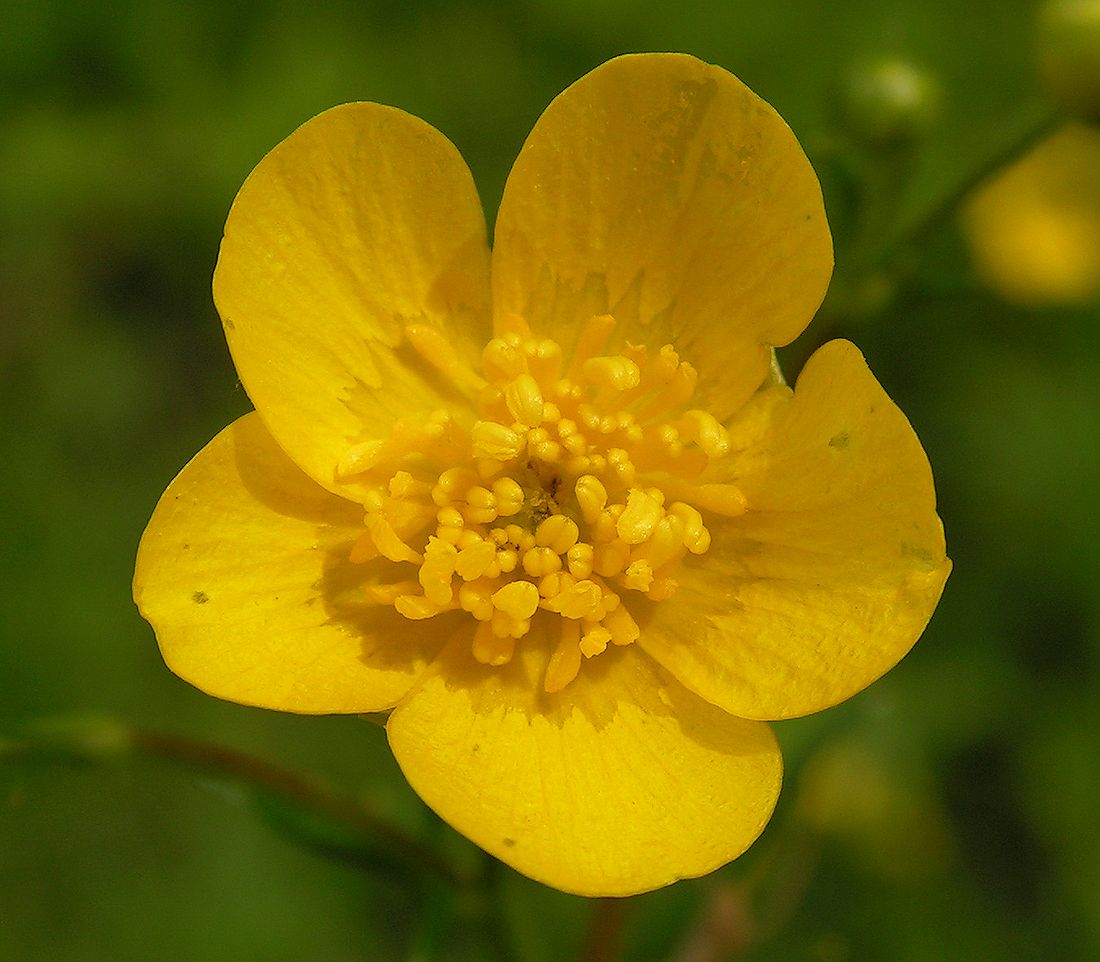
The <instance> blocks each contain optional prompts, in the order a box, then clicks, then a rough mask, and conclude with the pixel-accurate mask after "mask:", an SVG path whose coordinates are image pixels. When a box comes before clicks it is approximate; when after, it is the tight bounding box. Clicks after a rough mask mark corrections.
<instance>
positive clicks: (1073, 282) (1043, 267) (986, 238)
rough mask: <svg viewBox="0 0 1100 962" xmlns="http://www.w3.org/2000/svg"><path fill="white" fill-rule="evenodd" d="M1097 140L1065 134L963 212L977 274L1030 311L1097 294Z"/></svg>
mask: <svg viewBox="0 0 1100 962" xmlns="http://www.w3.org/2000/svg"><path fill="white" fill-rule="evenodd" d="M1098 170H1100V132H1098V131H1096V130H1094V129H1093V128H1091V127H1085V126H1083V125H1074V124H1071V125H1069V126H1066V127H1063V128H1062V129H1061V130H1059V131H1058V132H1057V133H1055V134H1052V135H1051V136H1050V137H1048V138H1047V139H1046V140H1044V141H1043V142H1042V143H1040V144H1038V145H1037V146H1036V147H1034V148H1032V149H1031V150H1030V151H1028V153H1027V154H1025V155H1024V156H1023V157H1021V158H1020V159H1019V160H1017V161H1016V162H1015V163H1013V164H1011V165H1010V166H1008V167H1006V168H1005V169H1004V170H1002V171H1000V172H998V173H997V174H996V175H995V176H993V177H991V178H990V179H989V181H988V182H987V183H985V184H983V185H982V187H981V188H980V189H979V190H978V191H977V192H976V193H975V194H974V196H973V197H972V198H971V199H970V201H969V202H968V203H967V205H966V207H965V208H964V210H963V217H962V226H963V230H964V232H965V234H966V238H967V241H968V242H969V244H970V251H971V254H972V255H973V258H974V266H975V268H976V270H977V273H978V274H979V276H980V277H981V279H982V280H984V281H985V282H986V283H987V284H988V285H989V286H990V287H991V288H993V290H995V291H996V292H997V293H998V294H1000V295H1001V296H1002V297H1003V298H1005V299H1006V300H1008V301H1013V302H1015V303H1017V304H1020V305H1022V306H1025V307H1044V306H1048V305H1055V304H1076V303H1081V302H1083V301H1087V300H1088V299H1089V298H1093V297H1096V295H1097V293H1098V292H1100V176H1097V171H1098Z"/></svg>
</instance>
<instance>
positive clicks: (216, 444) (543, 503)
mask: <svg viewBox="0 0 1100 962" xmlns="http://www.w3.org/2000/svg"><path fill="white" fill-rule="evenodd" d="M490 265H491V270H490ZM831 269H832V248H831V240H830V237H829V232H828V227H827V225H826V221H825V213H824V210H823V207H822V200H821V193H820V189H819V187H818V184H817V180H816V178H815V177H814V174H813V171H812V169H811V168H810V165H809V163H808V162H807V160H806V158H805V156H804V155H803V153H802V151H801V149H800V148H799V146H798V144H797V142H796V141H795V139H794V136H793V135H792V134H791V132H790V130H789V129H788V128H787V126H786V125H785V124H784V123H783V121H782V120H781V119H780V118H779V117H778V116H777V115H776V114H775V112H774V111H773V110H772V109H771V108H770V107H768V106H767V105H766V104H765V103H763V102H762V101H761V100H760V99H758V98H757V97H756V96H755V95H754V94H753V93H752V92H751V91H749V90H748V89H747V88H745V87H744V86H743V85H742V84H741V83H740V82H739V81H738V80H736V79H735V78H734V77H733V76H731V75H730V74H728V73H726V72H725V71H723V70H721V69H719V68H717V67H712V66H708V65H706V64H704V63H701V62H700V61H698V60H695V59H694V58H691V57H688V56H682V55H672V54H667V55H666V54H643V55H636V56H628V57H621V58H618V59H616V60H613V61H611V62H609V63H607V64H605V65H603V66H602V67H600V68H598V69H597V70H595V71H593V72H592V73H590V74H588V75H587V76H586V77H584V78H582V79H581V80H580V81H578V82H577V83H576V84H574V85H573V86H571V87H570V88H569V89H568V90H566V91H565V92H564V93H563V94H561V95H560V96H559V97H558V98H557V99H556V100H554V102H553V103H552V104H551V105H550V106H549V107H548V108H547V110H546V112H545V113H544V114H543V115H542V117H541V119H540V120H539V122H538V124H537V125H536V126H535V129H534V131H533V132H532V133H531V135H530V137H529V138H528V140H527V142H526V144H525V145H524V147H523V150H522V152H521V153H520V156H519V159H518V160H517V162H516V164H515V167H514V168H513V170H512V173H511V176H510V177H509V180H508V183H507V186H506V188H505V191H504V197H503V200H502V202H501V206H500V213H499V217H498V219H497V223H496V229H495V243H494V245H493V249H492V252H491V254H490V249H489V245H488V243H487V239H486V232H485V222H484V219H483V216H482V213H481V208H480V205H479V202H478V196H477V193H476V191H475V188H474V184H473V181H472V179H471V177H470V174H469V172H468V170H467V169H466V167H465V165H464V164H463V163H462V160H461V158H460V157H459V155H458V153H457V151H456V150H455V148H454V147H453V146H452V145H451V144H450V143H449V142H448V141H447V140H446V139H445V138H444V137H443V136H442V135H441V134H439V133H438V132H437V131H435V130H434V129H433V128H431V127H430V126H428V125H427V124H425V123H423V122H422V121H420V120H417V119H416V118H414V117H412V116H410V115H408V114H406V113H403V112H402V111H400V110H396V109H394V108H391V107H384V106H379V105H377V104H369V103H361V104H348V105H345V106H342V107H336V108H334V109H332V110H329V111H327V112H325V113H323V114H321V115H320V116H318V117H316V118H314V119H313V120H311V121H310V122H308V123H307V124H305V125H304V126H303V127H301V128H299V129H298V130H297V131H296V132H295V133H293V134H292V135H291V136H290V137H289V138H288V139H287V140H285V141H284V142H283V143H282V144H280V145H279V146H278V147H276V148H275V149H274V150H273V151H272V152H271V153H270V154H269V155H268V156H267V157H266V158H264V160H263V161H262V162H261V163H260V165H259V166H258V167H257V168H256V170H255V171H253V173H252V174H251V176H250V177H249V178H248V180H247V181H246V182H245V185H244V187H243V188H242V189H241V191H240V194H239V195H238V196H237V199H236V201H235V202H234V204H233V208H232V210H231V211H230V214H229V219H228V223H227V224H226V229H225V238H224V240H223V242H222V246H221V252H220V255H219V259H218V266H217V269H216V272H215V276H214V296H215V300H216V302H217V306H218V310H219V312H220V314H221V317H222V320H223V323H224V327H225V332H226V337H227V340H228V342H229V347H230V350H231V352H232V354H233V359H234V361H235V363H236V366H237V370H238V372H239V373H240V377H241V381H242V383H243V384H244V386H245V389H246V390H247V391H248V394H249V397H250V398H251V399H252V401H253V403H254V404H255V406H256V412H255V413H253V414H249V415H246V416H245V417H243V418H241V419H240V420H239V421H237V422H236V423H235V424H233V425H231V426H230V427H228V428H227V429H226V430H225V431H223V432H222V433H221V434H220V435H218V437H216V438H215V439H214V440H213V441H212V442H211V443H210V444H209V445H208V446H207V447H206V448H205V449H204V450H203V451H201V452H200V453H199V454H198V455H197V456H196V457H195V459H194V460H193V461H192V462H191V463H190V464H189V465H188V466H187V467H186V468H185V469H184V470H183V472H182V473H181V474H180V475H179V477H177V478H176V480H175V481H174V482H173V483H172V484H171V486H170V487H169V488H168V490H167V492H166V493H165V494H164V496H163V498H162V500H161V502H160V504H159V505H158V507H157V509H156V511H155V513H154V515H153V518H152V520H151V521H150V523H149V527H148V529H147V530H146V532H145V535H144V537H143V539H142V543H141V547H140V549H139V555H138V561H137V572H136V575H135V587H134V591H135V597H136V599H137V602H138V604H139V606H140V608H141V611H142V613H143V614H144V615H145V617H146V618H148V620H149V621H150V622H151V623H152V624H153V626H154V628H155V629H156V633H157V638H158V640H159V643H160V646H161V650H162V652H163V654H164V658H165V660H166V662H167V663H168V665H169V666H170V667H171V668H172V670H173V671H175V672H176V673H177V674H179V675H180V676H182V677H183V678H185V679H187V680H188V681H191V682H192V683H194V684H196V685H198V686H199V687H200V688H202V689H203V690H205V691H207V692H210V693H211V694H214V695H217V696H219V697H222V698H228V699H231V700H233V701H237V702H241V703H244V704H250V705H260V706H265V707H269V708H276V709H282V710H286V711H296V712H316V713H324V712H377V711H384V710H387V709H391V708H392V709H393V711H392V713H391V714H390V716H389V720H388V723H387V726H386V727H387V733H388V737H389V741H390V745H391V747H392V750H393V752H394V755H395V757H396V758H397V761H398V763H399V764H400V765H401V768H402V769H403V771H404V773H405V775H406V777H407V778H408V780H409V782H410V784H411V785H412V786H413V788H414V789H415V790H416V791H417V792H418V793H419V794H420V795H421V797H422V798H423V799H424V800H425V801H426V802H427V803H428V804H429V805H430V806H431V807H432V808H434V809H435V810H436V811H437V812H438V813H439V814H440V815H441V816H442V817H443V818H444V819H446V820H447V821H449V822H450V823H451V824H452V825H453V826H454V827H455V828H457V829H458V830H459V831H460V832H462V833H464V834H465V835H467V836H468V837H469V838H471V839H472V840H473V841H475V842H476V843H477V844H479V845H481V846H482V847H483V848H485V849H486V850H487V851H489V852H491V853H492V854H494V855H496V856H497V857H499V858H501V859H502V860H504V861H505V862H508V863H509V864H511V865H513V866H514V867H515V868H517V869H518V870H519V871H521V872H524V873H526V874H528V875H530V876H531V877H533V878H535V879H538V880H540V881H543V882H545V883H547V884H549V885H553V886H556V887H558V888H561V889H565V890H567V891H572V892H577V893H581V894H586V895H624V894H629V893H634V892H640V891H645V890H648V889H653V888H657V887H659V886H662V885H665V884H668V883H669V882H672V881H674V880H676V879H677V878H682V877H691V876H697V875H701V874H703V873H705V872H709V871H711V870H712V869H714V868H716V867H718V866H720V865H722V864H724V863H725V862H728V861H729V860H730V859H733V858H735V857H737V856H738V855H739V854H740V853H741V852H743V851H744V850H745V849H746V848H747V847H748V846H749V845H750V844H751V843H752V842H753V840H754V839H755V838H756V837H757V835H759V833H760V832H761V831H762V829H763V827H764V825H765V823H766V822H767V820H768V818H769V817H770V814H771V811H772V808H773V806H774V804H775V800H776V797H777V795H778V792H779V785H780V780H781V767H782V763H781V759H780V755H779V751H778V748H777V746H776V743H775V740H774V737H773V735H772V732H771V730H770V728H769V727H768V726H767V725H766V724H764V723H763V721H762V720H767V719H780V718H789V717H792V716H796V715H802V714H806V713H808V712H812V711H816V710H818V709H820V708H824V707H826V706H828V705H832V704H835V703H836V702H838V701H840V700H842V699H844V698H847V697H848V696H849V695H851V694H853V693H854V692H856V691H859V690H860V689H861V688H863V687H864V686H865V685H867V684H869V683H870V682H871V681H873V680H874V679H875V678H877V677H879V676H880V675H881V674H882V673H883V672H885V671H886V670H887V669H889V668H890V667H891V666H892V665H893V664H894V663H895V662H897V661H898V659H899V658H901V657H902V656H903V655H904V654H905V653H906V651H908V649H909V648H910V646H911V645H912V644H913V643H914V641H915V640H916V638H917V636H918V635H919V634H920V633H921V631H922V630H923V628H924V626H925V624H926V623H927V621H928V619H929V617H930V616H931V613H932V610H933V608H934V607H935V605H936V602H937V600H938V598H939V595H940V592H941V590H942V588H943V584H944V580H945V578H946V577H947V573H948V570H949V567H950V564H949V562H948V561H947V560H946V558H945V556H944V541H943V531H942V527H941V525H940V521H939V519H938V518H937V516H936V513H935V504H934V492H933V486H932V476H931V472H930V470H929V467H928V463H927V460H926V458H925V455H924V452H923V451H922V449H921V447H920V444H919V442H918V441H917V438H916V436H915V435H914V434H913V431H912V429H911V428H910V426H909V424H908V422H907V421H906V420H905V417H904V416H903V415H902V413H901V412H900V411H899V410H898V409H897V408H896V407H895V406H894V405H893V403H891V401H890V400H889V398H887V396H886V395H885V393H884V392H883V391H882V389H881V387H880V386H879V385H878V383H877V382H876V381H875V379H874V377H873V376H872V375H871V374H870V372H869V371H868V369H867V367H866V365H865V363H864V361H863V358H862V356H861V355H860V354H859V352H858V351H857V350H856V349H855V348H854V347H853V346H852V345H851V344H848V343H846V342H839V341H837V342H833V343H831V344H828V345H826V346H825V347H823V348H822V349H821V350H820V351H818V352H817V353H816V354H815V355H814V356H813V357H812V358H811V359H810V361H809V362H808V363H807V365H806V367H805V370H804V371H803V372H802V375H801V377H800V378H799V381H798V385H797V387H796V389H795V390H793V391H792V390H791V389H789V388H788V387H786V386H785V385H779V384H775V383H773V381H772V380H771V379H770V378H769V363H770V356H771V346H772V345H777V344H785V343H787V342H789V341H790V340H791V339H793V338H794V337H796V336H797V335H798V334H799V332H800V331H801V330H802V329H803V328H804V327H805V325H806V324H807V322H808V321H809V319H810V317H811V316H812V314H813V312H814V311H815V310H816V308H817V306H818V305H819V303H820V301H821V298H822V297H823V295H824V292H825V288H826V286H827V284H828V279H829V275H830V273H831Z"/></svg>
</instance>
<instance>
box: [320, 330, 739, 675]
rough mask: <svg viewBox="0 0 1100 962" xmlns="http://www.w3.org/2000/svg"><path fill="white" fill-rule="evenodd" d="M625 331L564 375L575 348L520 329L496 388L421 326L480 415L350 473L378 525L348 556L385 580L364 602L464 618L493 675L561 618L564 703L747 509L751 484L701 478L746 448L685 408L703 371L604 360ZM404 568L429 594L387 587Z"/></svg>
mask: <svg viewBox="0 0 1100 962" xmlns="http://www.w3.org/2000/svg"><path fill="white" fill-rule="evenodd" d="M613 327H614V320H613V319H612V318H611V317H610V316H609V315H598V316H596V317H593V318H591V319H590V320H589V321H588V323H587V324H586V325H585V326H584V328H583V330H582V331H581V332H580V334H579V336H578V338H577V343H576V346H575V349H574V350H573V353H572V357H571V359H570V362H569V366H568V370H567V371H566V372H565V374H564V376H563V375H562V351H561V348H560V347H559V346H558V345H557V344H556V343H555V342H554V341H552V340H545V339H544V340H538V339H536V338H534V337H532V335H531V332H530V331H529V329H528V327H527V324H526V322H525V321H524V320H523V318H521V317H518V316H509V317H506V318H504V319H503V320H501V321H499V322H498V327H497V335H496V336H495V337H494V338H493V339H492V340H490V341H489V342H488V344H486V346H485V349H484V351H483V352H482V368H483V372H484V375H485V377H484V378H483V377H481V376H480V375H477V374H475V373H473V372H472V371H465V369H464V368H463V367H462V365H461V362H460V361H459V360H458V359H457V355H456V354H455V353H454V351H453V350H452V349H451V346H450V345H449V344H448V343H447V341H446V340H445V338H444V337H443V335H442V334H441V333H440V332H439V331H438V330H437V329H436V328H434V327H432V326H430V325H428V324H409V325H407V326H406V328H405V334H406V337H407V339H408V341H409V343H410V344H411V345H412V348H413V349H414V350H415V351H416V352H417V353H418V354H419V355H420V356H421V357H422V358H423V359H424V360H425V361H426V362H427V363H429V364H430V365H431V366H432V367H434V368H435V369H436V370H438V371H440V372H441V373H442V374H444V375H445V376H446V377H448V378H449V379H450V380H451V382H452V383H453V384H455V385H456V386H458V387H460V388H463V389H468V391H469V393H470V394H471V397H472V398H475V399H476V403H477V404H478V408H477V411H478V415H479V417H478V418H477V419H475V418H471V419H470V420H469V421H459V420H458V419H457V418H456V417H454V416H452V415H451V414H450V413H448V412H446V411H436V412H433V413H432V414H431V415H429V416H428V417H427V418H416V417H409V418H406V419H403V420H401V421H399V422H398V423H397V424H395V425H394V428H393V430H392V432H391V434H390V436H389V437H388V438H386V439H384V440H369V441H364V442H363V443H361V444H356V445H353V446H352V447H350V448H349V449H348V451H347V452H346V453H345V454H344V457H343V458H342V459H341V460H340V462H339V464H338V465H337V467H336V476H337V478H338V479H341V480H344V479H354V480H355V481H356V488H355V490H356V491H358V492H359V498H360V500H361V503H362V504H363V507H364V511H365V517H364V530H363V533H362V535H361V536H360V537H359V538H358V540H357V541H356V542H355V544H354V545H353V546H352V547H351V549H350V560H351V561H353V562H355V563H361V564H366V563H369V564H371V565H372V566H374V567H372V568H369V569H367V570H368V572H369V574H368V575H367V576H366V578H365V580H369V582H370V583H369V584H368V585H367V586H366V587H365V588H364V592H365V601H366V603H367V604H369V605H392V606H393V607H394V609H395V610H396V611H397V612H398V613H399V614H400V615H402V616H404V617H406V618H410V619H415V620H420V619H426V618H431V617H434V616H435V615H438V614H441V613H443V612H447V611H452V610H459V611H462V612H466V613H467V615H468V616H469V617H471V618H473V619H474V621H475V622H476V628H475V629H474V630H473V633H472V635H471V636H470V644H471V646H472V653H473V657H474V658H475V659H476V660H477V661H478V662H480V663H481V664H484V665H491V666H499V665H504V664H506V663H507V662H508V661H510V660H511V659H512V658H513V657H514V654H515V649H516V645H517V643H522V644H538V643H539V639H541V638H542V637H543V634H542V632H541V631H537V632H536V633H535V634H534V635H531V634H529V633H530V631H531V627H532V624H533V621H534V620H535V619H539V620H540V622H541V623H542V624H544V625H546V626H549V624H550V623H551V622H556V623H557V625H558V628H557V630H558V631H559V633H560V634H559V638H558V641H557V643H556V646H555V647H554V650H553V652H552V653H551V654H550V657H549V660H548V664H547V668H546V674H545V676H544V678H543V687H544V688H545V690H546V691H547V692H551V693H552V692H557V691H561V690H562V689H563V688H565V687H566V686H567V685H568V684H570V682H572V681H573V679H574V678H575V677H576V676H577V674H578V672H579V671H580V668H581V665H582V663H583V662H584V660H585V659H589V658H594V657H597V656H598V655H600V654H601V653H602V652H604V651H605V650H606V648H607V646H608V645H629V644H632V643H633V642H634V641H636V640H637V639H638V637H639V636H640V634H641V629H640V628H639V625H638V623H637V621H636V620H635V617H634V612H633V611H632V610H631V609H632V608H636V606H637V605H638V603H639V601H640V596H644V597H645V598H646V599H648V601H649V602H660V601H662V600H664V599H667V598H669V597H671V596H672V595H673V594H674V593H675V592H676V590H677V576H678V572H679V570H680V568H681V566H682V565H690V564H692V563H693V558H692V556H693V555H701V554H703V553H705V552H706V551H707V550H708V549H709V547H710V544H711V534H710V531H709V530H708V528H707V524H706V521H708V520H710V518H711V516H713V515H718V516H721V517H726V518H732V517H737V516H738V515H740V514H742V513H743V512H744V511H745V510H746V503H745V498H744V496H743V495H742V493H741V490H740V489H739V488H738V487H737V485H736V484H734V483H729V482H721V483H719V482H711V481H708V482H706V483H701V481H700V479H701V478H706V477H714V476H715V474H714V473H713V472H708V470H707V469H709V468H710V466H711V465H712V464H713V463H715V462H718V461H720V460H721V459H723V458H725V457H727V455H728V454H729V453H730V451H731V450H732V449H733V446H734V442H732V441H731V436H730V432H731V429H728V428H726V427H725V426H723V425H722V424H721V423H720V422H719V421H718V419H717V418H715V417H714V416H713V415H711V414H710V413H709V412H708V411H705V410H702V409H700V408H691V409H688V410H685V407H686V406H687V403H688V401H689V399H690V398H691V396H692V393H693V391H694V389H695V383H696V380H697V376H696V372H695V369H694V368H693V367H692V366H691V365H690V364H688V363H686V362H684V361H682V360H681V359H680V357H679V355H678V354H677V353H676V351H675V350H674V349H673V348H672V347H671V346H669V345H665V346H663V347H662V348H661V349H660V350H659V351H657V352H656V353H653V352H650V351H647V349H646V346H645V345H644V344H630V343H627V344H625V345H623V346H622V347H621V348H620V351H619V353H604V348H605V345H606V344H607V342H608V340H609V338H610V336H611V333H612V329H613ZM736 424H737V425H738V426H737V427H735V428H733V429H732V430H733V431H734V433H735V435H736V437H737V439H738V443H740V444H741V445H742V447H744V445H745V441H744V438H743V435H744V434H745V431H744V430H743V429H742V426H741V422H736ZM719 476H720V475H719ZM704 515H706V518H704ZM393 564H396V565H400V566H405V565H412V566H414V567H413V568H412V569H408V568H405V569H403V571H402V573H404V574H407V573H409V572H410V571H415V573H416V577H415V580H413V579H409V578H403V577H401V576H400V574H397V573H393V574H385V573H383V570H384V568H385V566H386V565H393ZM521 639H522V641H521Z"/></svg>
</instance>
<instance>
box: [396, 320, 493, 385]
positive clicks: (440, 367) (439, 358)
mask: <svg viewBox="0 0 1100 962" xmlns="http://www.w3.org/2000/svg"><path fill="white" fill-rule="evenodd" d="M405 337H407V338H408V339H409V343H410V344H412V346H413V348H414V349H415V350H416V353H417V354H419V355H420V356H421V357H422V358H424V360H425V361H427V362H428V363H429V364H430V365H431V366H432V367H434V368H435V369H436V370H437V371H439V372H440V373H441V374H444V375H446V377H447V378H448V379H449V380H450V382H451V383H452V384H453V385H454V386H455V387H457V388H459V389H460V390H462V391H465V392H466V393H468V394H476V393H477V392H478V391H480V390H481V389H482V388H483V387H484V386H485V379H484V378H481V377H479V376H478V375H477V374H475V373H474V372H473V371H472V370H470V368H469V367H467V366H466V365H465V364H463V363H461V361H460V360H459V357H458V354H456V353H455V349H454V346H453V345H452V344H451V343H450V342H449V341H448V340H447V339H446V338H445V337H444V336H443V335H442V334H441V333H440V332H439V330H438V329H437V328H434V327H429V326H428V325H427V324H406V325H405Z"/></svg>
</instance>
